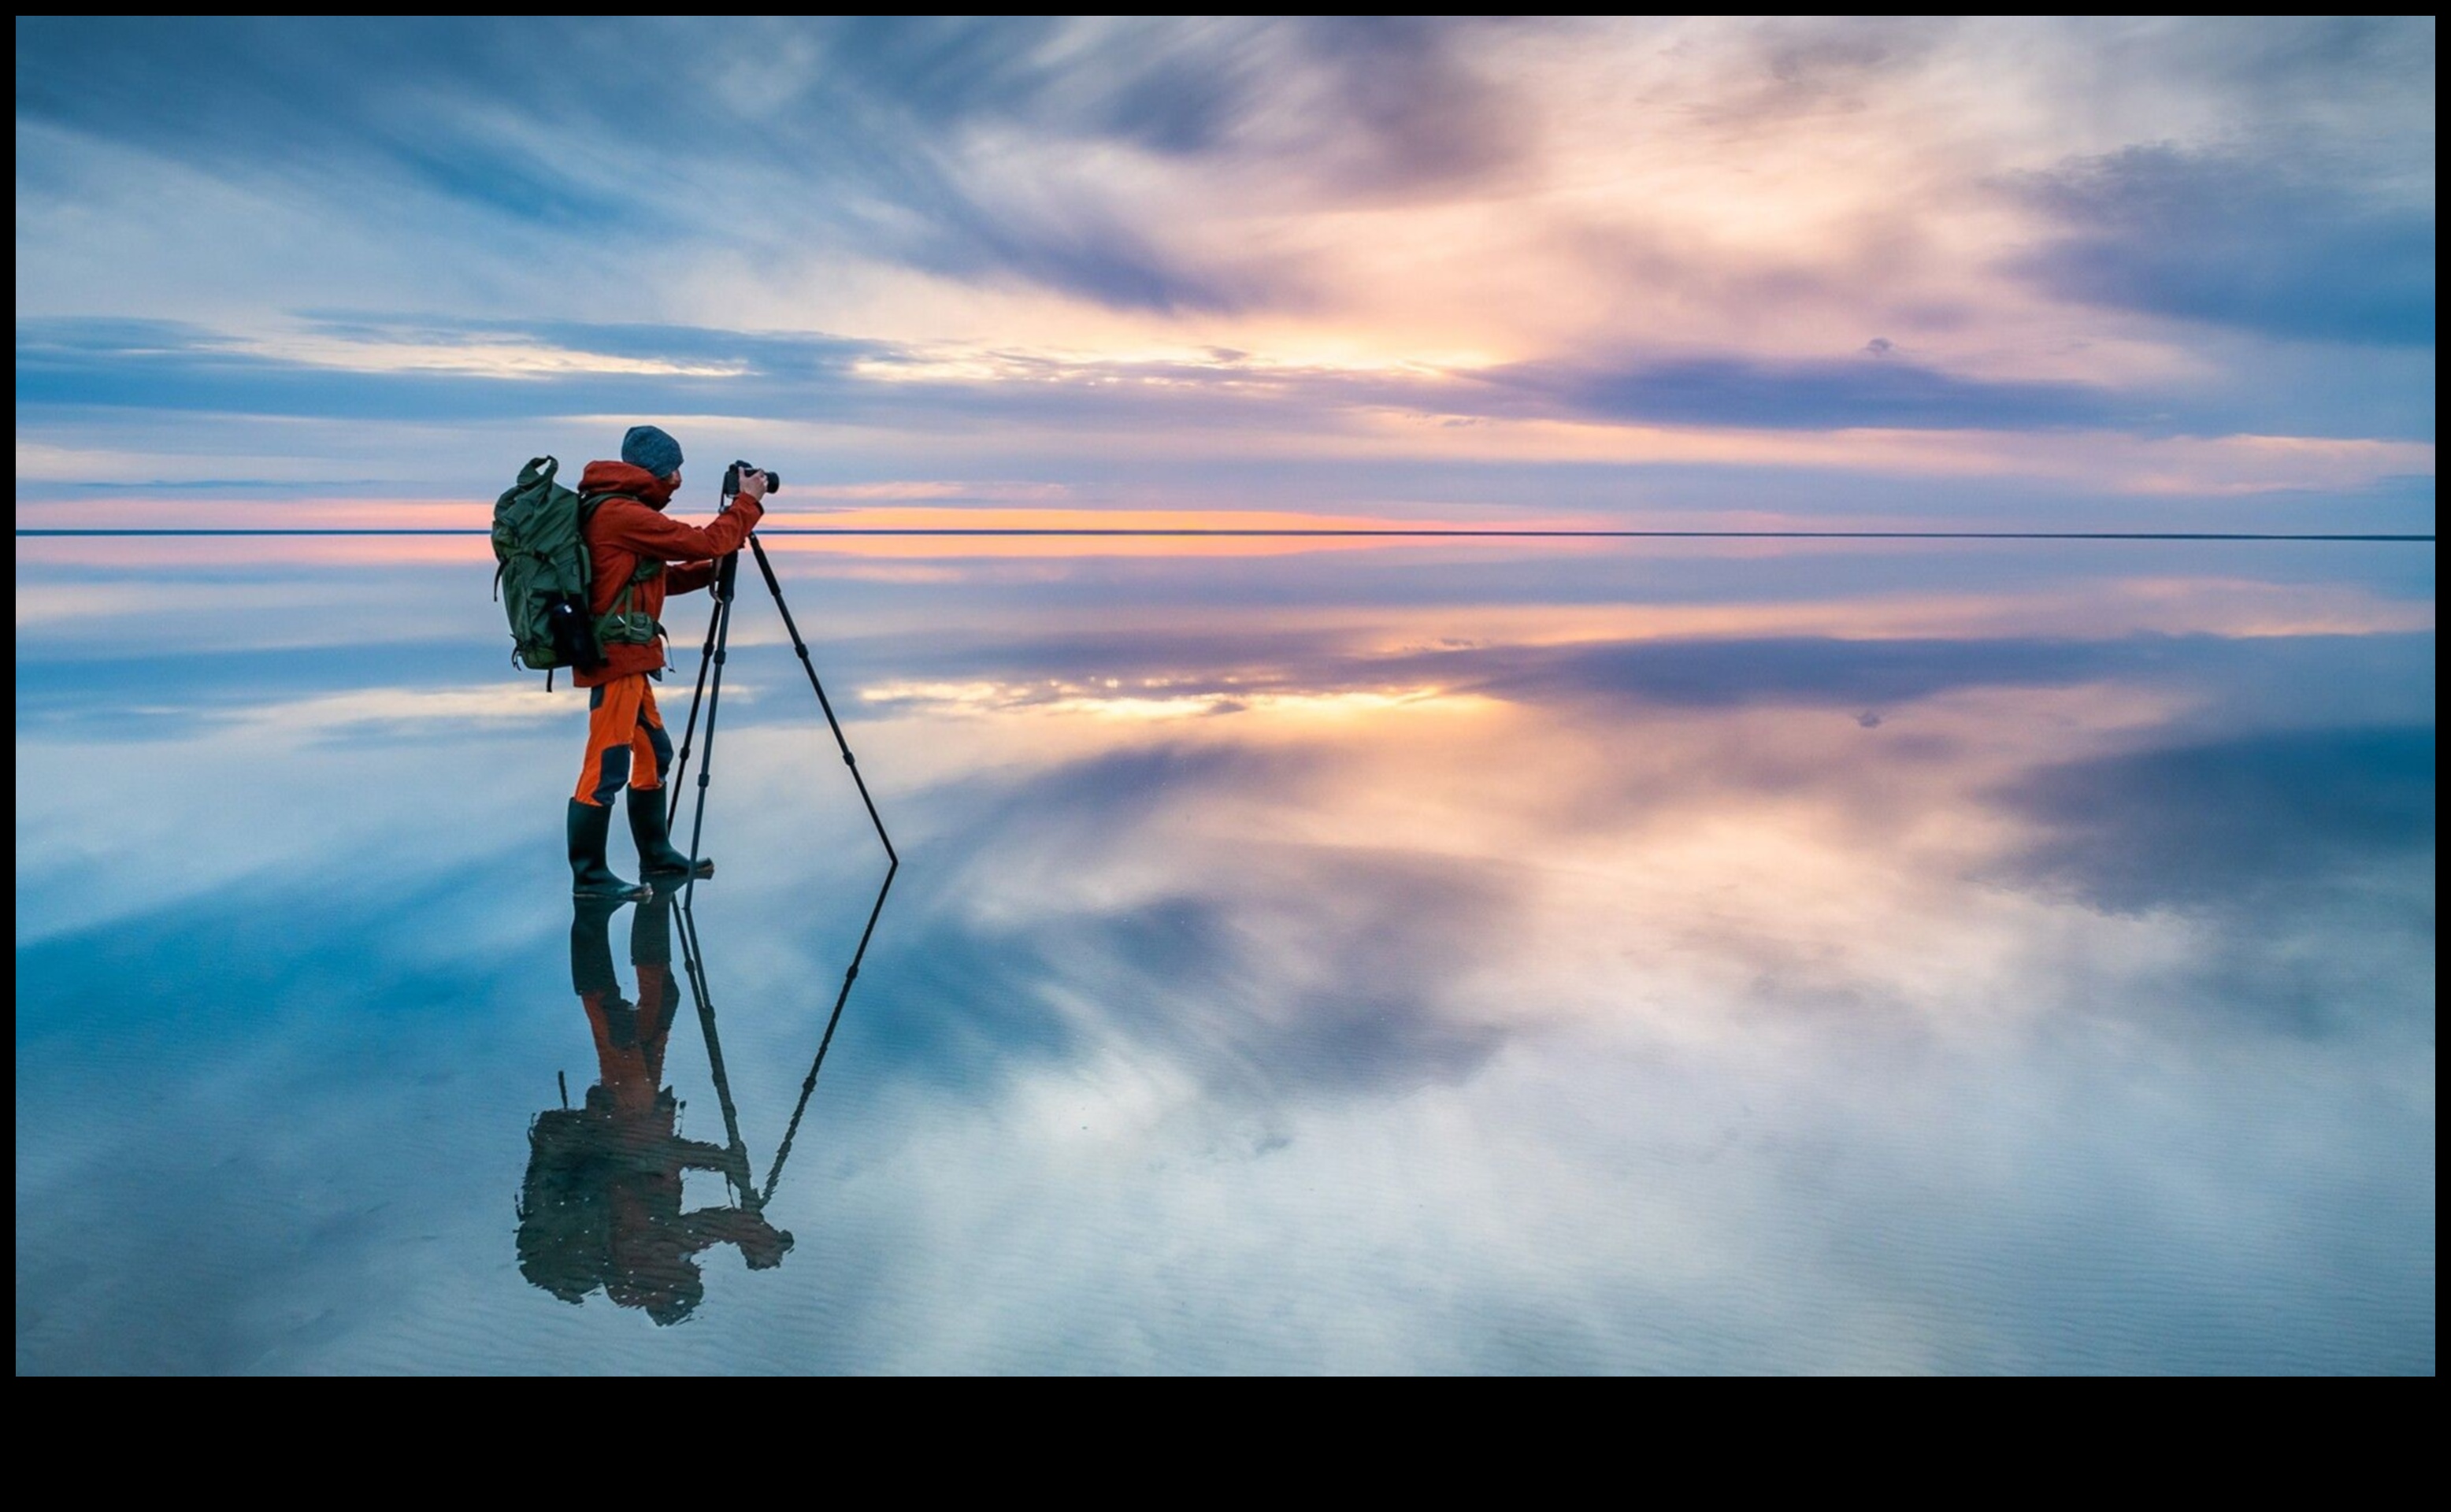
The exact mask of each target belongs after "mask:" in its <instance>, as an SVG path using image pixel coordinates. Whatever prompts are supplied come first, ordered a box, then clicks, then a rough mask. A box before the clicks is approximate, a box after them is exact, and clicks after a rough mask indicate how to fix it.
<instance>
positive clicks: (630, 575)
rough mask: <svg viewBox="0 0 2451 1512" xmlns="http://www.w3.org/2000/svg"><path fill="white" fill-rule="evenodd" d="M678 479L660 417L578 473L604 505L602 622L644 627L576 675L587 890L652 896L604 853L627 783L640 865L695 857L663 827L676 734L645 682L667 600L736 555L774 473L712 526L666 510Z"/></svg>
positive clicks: (599, 553) (578, 848) (679, 866)
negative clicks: (583, 724)
mask: <svg viewBox="0 0 2451 1512" xmlns="http://www.w3.org/2000/svg"><path fill="white" fill-rule="evenodd" d="M680 485H681V448H680V442H676V441H675V440H673V438H672V437H671V436H669V435H667V434H666V433H665V432H663V431H662V430H660V429H658V428H657V427H656V426H654V425H633V426H631V427H630V431H629V434H627V435H626V436H624V437H622V439H621V460H620V461H618V462H616V461H592V462H589V463H588V464H587V471H586V473H585V474H584V475H583V476H582V478H581V479H580V481H579V492H580V494H581V495H582V496H584V497H586V498H587V499H589V500H592V501H598V502H597V503H596V505H595V508H594V510H593V512H592V513H591V514H589V515H588V517H587V520H586V524H585V526H584V532H583V534H584V539H585V541H586V544H587V550H588V557H589V560H590V562H591V564H592V566H593V569H594V583H595V586H594V591H593V602H592V603H591V605H590V610H591V612H592V613H593V614H595V615H596V616H597V617H598V622H599V623H601V622H603V621H604V619H605V617H609V616H615V615H616V614H617V611H618V618H619V619H620V620H621V621H623V622H626V623H627V624H630V625H633V626H635V627H637V628H636V632H635V635H636V638H620V637H614V636H608V637H607V638H606V639H605V644H604V648H603V650H604V664H603V665H602V666H601V667H598V668H597V669H596V670H595V671H592V672H586V671H581V672H578V673H577V674H576V675H575V677H573V680H574V681H575V682H577V683H578V686H580V687H582V688H586V689H588V690H589V693H588V698H587V758H586V760H585V761H584V762H583V763H581V764H580V766H579V769H578V789H577V791H576V792H574V793H573V794H572V795H571V799H570V813H569V840H570V869H571V874H572V877H573V888H574V891H575V892H576V893H578V895H580V896H592V897H641V896H644V895H645V894H646V892H647V889H645V888H644V887H641V886H638V885H637V884H634V883H632V882H629V881H627V880H626V879H624V878H622V877H620V876H618V875H617V874H615V873H614V871H613V869H612V867H611V866H610V865H608V864H607V863H606V861H605V858H604V848H605V842H606V840H607V838H608V836H609V835H610V833H611V829H612V823H613V815H612V804H613V798H614V795H616V794H618V793H620V792H621V791H622V790H623V789H624V788H625V787H626V788H627V789H628V790H629V797H628V800H627V801H628V806H629V811H630V834H631V836H632V838H634V839H635V840H637V845H638V864H639V866H640V867H641V869H643V870H644V871H645V873H646V874H648V875H649V876H683V875H687V874H688V873H689V870H690V858H689V857H688V856H686V855H683V854H681V853H680V852H679V851H678V850H676V849H675V848H674V846H673V843H672V836H671V835H670V834H669V833H668V832H667V830H666V827H665V816H664V794H663V786H664V775H665V773H666V772H667V771H668V770H669V769H670V768H671V765H672V759H673V742H672V737H671V736H669V735H666V734H665V733H664V721H663V717H662V715H661V714H659V713H658V712H657V708H656V696H655V693H654V690H653V689H651V688H650V687H649V686H648V682H649V679H651V678H655V677H661V676H662V675H663V668H664V661H665V652H664V628H663V623H662V614H663V607H664V599H665V598H666V596H667V595H670V594H676V593H692V592H695V591H696V590H697V589H700V588H703V587H705V586H707V585H708V584H709V583H711V582H713V581H714V580H715V575H716V566H717V563H718V562H719V560H720V559H722V558H724V557H728V556H730V555H732V554H733V553H734V552H736V551H738V550H739V549H740V548H741V546H742V545H743V544H744V543H745V542H747V540H749V533H750V532H751V531H753V530H755V529H756V528H757V521H758V520H759V519H760V518H761V517H762V516H763V515H764V513H765V505H764V504H763V503H762V502H761V501H762V500H763V499H764V498H765V496H766V493H767V486H768V480H767V476H766V475H765V474H764V473H761V472H755V471H744V472H743V473H742V474H741V475H740V481H739V493H738V495H737V496H736V497H735V501H734V502H733V506H732V507H731V508H730V509H728V510H726V511H724V512H723V513H722V514H720V515H718V516H716V519H715V520H714V522H713V523H711V524H709V525H706V526H705V527H703V528H701V527H699V526H696V525H687V524H683V523H681V522H680V521H679V520H670V519H667V518H665V515H664V509H665V506H667V505H668V504H670V503H671V502H672V499H673V495H674V493H675V492H676V490H677V489H678V488H679V487H680ZM667 564H671V565H667ZM714 873H715V863H714V862H712V861H710V860H707V859H705V858H703V857H701V858H700V859H699V860H698V863H697V874H698V875H700V876H711V875H713V874H714Z"/></svg>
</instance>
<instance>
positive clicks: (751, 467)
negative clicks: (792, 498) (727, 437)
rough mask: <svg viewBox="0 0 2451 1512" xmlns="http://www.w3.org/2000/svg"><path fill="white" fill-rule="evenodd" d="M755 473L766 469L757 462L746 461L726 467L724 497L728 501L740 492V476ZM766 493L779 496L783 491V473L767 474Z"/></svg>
mask: <svg viewBox="0 0 2451 1512" xmlns="http://www.w3.org/2000/svg"><path fill="white" fill-rule="evenodd" d="M755 472H766V469H764V468H762V467H759V466H758V465H757V464H756V463H755V462H744V461H735V462H734V463H733V464H732V465H731V466H729V467H726V468H725V469H724V470H723V496H724V497H725V498H726V499H729V498H731V497H732V496H733V495H734V494H736V493H738V492H740V475H741V474H742V473H755ZM766 491H767V492H768V493H770V494H779V493H781V492H782V491H783V475H782V474H781V473H776V472H767V473H766Z"/></svg>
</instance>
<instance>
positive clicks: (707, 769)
mask: <svg viewBox="0 0 2451 1512" xmlns="http://www.w3.org/2000/svg"><path fill="white" fill-rule="evenodd" d="M739 560H740V558H739V556H738V554H736V553H735V554H734V555H733V556H730V557H726V558H724V559H723V565H722V566H721V567H720V568H718V569H717V570H716V578H715V595H716V598H715V603H716V623H715V625H714V627H713V634H714V639H715V649H714V651H713V653H712V654H711V655H710V656H709V658H708V662H709V664H710V665H711V666H712V667H713V668H714V672H713V675H712V677H711V678H710V680H709V681H708V683H707V690H706V754H705V755H704V756H701V757H700V758H699V760H698V764H697V809H696V816H695V817H693V818H692V819H691V820H690V843H689V859H690V870H689V881H688V883H687V884H686V885H685V886H683V888H682V889H681V897H682V899H683V900H684V904H686V903H687V901H689V900H693V899H695V898H696V896H697V856H698V850H697V846H698V839H699V837H700V836H701V835H704V834H705V833H706V788H707V783H708V782H709V781H710V780H711V779H712V778H713V777H714V776H715V716H716V710H718V709H719V708H721V707H722V704H723V661H724V656H725V648H726V645H727V643H728V642H729V641H730V640H731V638H732V598H733V582H734V579H735V568H736V567H737V565H738V563H739Z"/></svg>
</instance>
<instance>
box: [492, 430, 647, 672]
mask: <svg viewBox="0 0 2451 1512" xmlns="http://www.w3.org/2000/svg"><path fill="white" fill-rule="evenodd" d="M560 466H561V463H560V462H559V461H556V460H555V459H553V458H551V457H538V458H535V459H533V460H531V461H529V462H528V464H527V465H526V466H525V467H522V468H520V481H518V482H516V483H514V484H512V485H511V486H510V487H509V488H506V489H504V490H503V491H502V497H501V498H500V499H498V500H496V501H494V560H495V561H497V562H498V563H500V566H498V567H497V568H496V569H495V572H494V597H495V598H496V599H500V601H501V605H502V612H503V613H504V614H505V615H507V616H508V617H509V619H510V622H511V659H512V660H514V661H516V662H518V663H519V664H520V666H523V667H526V668H529V669H530V670H532V671H539V672H543V673H544V674H545V685H546V686H547V687H550V686H552V684H553V674H552V669H553V668H555V667H577V668H578V670H579V671H581V672H593V671H595V670H596V669H597V668H598V667H600V666H602V665H604V651H603V646H604V643H605V642H607V641H618V642H624V643H629V644H637V645H644V644H646V643H647V642H649V641H652V640H654V639H655V638H657V636H659V635H661V634H663V626H661V625H659V624H657V623H656V621H655V620H654V619H652V618H650V617H649V616H647V615H645V614H641V613H637V612H634V611H633V610H632V609H631V607H630V602H631V595H632V594H633V593H634V592H635V591H636V590H637V585H638V584H639V583H641V582H644V581H646V580H647V579H650V578H653V577H655V576H656V575H657V573H660V572H662V571H663V570H664V564H663V563H662V562H660V561H656V560H644V559H642V560H640V561H639V563H638V570H637V572H636V573H634V574H633V575H632V576H631V578H630V580H629V582H627V583H625V584H623V585H622V589H621V597H620V599H619V600H618V601H617V602H616V603H615V604H614V606H613V612H612V613H611V614H608V615H604V616H601V617H600V618H599V617H597V616H592V615H590V614H589V613H588V612H587V606H588V604H589V602H590V599H589V590H590V586H591V579H593V577H594V567H593V565H592V564H591V562H590V561H589V559H588V554H587V540H586V535H585V531H586V525H587V519H588V517H589V516H590V515H593V514H594V513H596V506H597V505H598V504H600V503H602V502H603V501H605V500H606V499H608V498H611V497H612V496H611V495H609V494H605V495H598V496H596V497H593V498H581V497H580V496H578V494H574V493H572V492H571V491H570V490H569V489H567V488H564V487H562V486H561V485H560V484H559V483H558V482H555V481H553V475H554V473H555V472H556V471H557V470H559V467H560Z"/></svg>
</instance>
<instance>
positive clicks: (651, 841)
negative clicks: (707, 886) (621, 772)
mask: <svg viewBox="0 0 2451 1512" xmlns="http://www.w3.org/2000/svg"><path fill="white" fill-rule="evenodd" d="M627 792H628V796H629V800H630V838H632V839H634V840H636V841H637V842H638V870H640V871H641V872H644V873H646V874H648V875H649V876H687V875H689V874H690V858H689V857H688V856H686V855H683V854H681V853H680V852H679V851H678V850H677V849H676V848H675V846H674V845H673V836H672V831H671V829H670V827H669V824H668V821H667V820H666V819H665V817H664V790H663V789H661V788H631V789H628V790H627ZM697 874H698V875H700V876H713V875H715V862H714V861H712V860H711V859H709V858H708V857H706V856H699V857H698V860H697Z"/></svg>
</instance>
